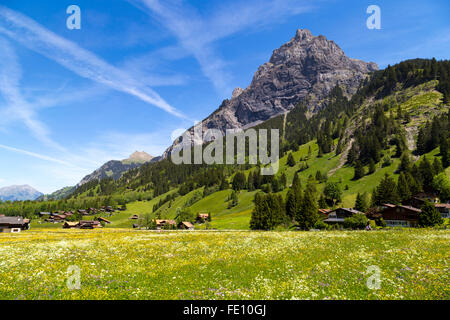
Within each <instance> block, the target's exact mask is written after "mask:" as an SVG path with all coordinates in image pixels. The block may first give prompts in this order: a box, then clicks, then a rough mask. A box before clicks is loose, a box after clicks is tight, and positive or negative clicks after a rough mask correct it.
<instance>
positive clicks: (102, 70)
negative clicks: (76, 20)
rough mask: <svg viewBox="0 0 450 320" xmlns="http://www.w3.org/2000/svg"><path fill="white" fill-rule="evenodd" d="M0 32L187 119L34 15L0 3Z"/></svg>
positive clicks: (149, 89)
mask: <svg viewBox="0 0 450 320" xmlns="http://www.w3.org/2000/svg"><path fill="white" fill-rule="evenodd" d="M0 33H3V34H5V35H7V36H8V37H10V38H11V39H12V40H15V41H17V42H19V43H21V44H22V45H23V46H25V47H27V48H29V49H31V50H33V51H35V52H37V53H39V54H41V55H43V56H45V57H47V58H49V59H51V60H54V61H55V62H57V63H59V64H60V65H62V66H63V67H65V68H67V69H69V70H71V71H72V72H74V73H76V74H77V75H79V76H81V77H84V78H87V79H90V80H92V81H96V82H98V83H101V84H103V85H106V86H109V87H111V88H113V89H115V90H118V91H121V92H125V93H128V94H130V95H132V96H135V97H137V98H138V99H140V100H142V101H144V102H146V103H149V104H151V105H154V106H156V107H158V108H161V109H163V110H164V111H166V112H168V113H170V114H172V115H174V116H176V117H179V118H183V119H186V116H184V115H183V114H182V113H181V112H179V111H178V110H177V109H175V108H174V107H172V106H171V105H169V104H168V103H167V102H166V101H165V100H164V99H163V98H161V97H160V96H159V95H158V93H156V92H155V91H154V90H153V89H151V88H149V87H148V86H146V85H145V84H143V83H141V82H139V81H137V80H135V79H133V78H132V77H131V76H130V75H128V74H127V73H126V72H124V71H123V70H120V69H118V68H116V67H114V66H112V65H110V64H108V63H107V62H106V61H104V60H103V59H101V58H99V57H98V56H96V55H95V54H93V53H91V52H90V51H88V50H86V49H83V48H81V47H80V46H78V45H77V44H76V43H74V42H72V41H69V40H67V39H64V38H63V37H60V36H58V35H57V34H55V33H53V32H52V31H50V30H48V29H46V28H44V27H43V26H41V25H40V24H39V23H37V22H36V21H34V20H33V19H31V18H29V17H27V16H25V15H23V14H21V13H19V12H16V11H14V10H11V9H9V8H7V7H5V6H2V5H0Z"/></svg>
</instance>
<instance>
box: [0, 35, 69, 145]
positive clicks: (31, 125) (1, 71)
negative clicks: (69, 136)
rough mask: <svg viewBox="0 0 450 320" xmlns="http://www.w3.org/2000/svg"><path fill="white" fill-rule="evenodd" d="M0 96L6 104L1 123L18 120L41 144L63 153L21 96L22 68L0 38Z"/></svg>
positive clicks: (6, 42)
mask: <svg viewBox="0 0 450 320" xmlns="http://www.w3.org/2000/svg"><path fill="white" fill-rule="evenodd" d="M0 47H1V48H2V50H0V94H1V95H2V96H3V98H4V100H5V102H6V108H2V109H0V114H1V115H2V117H1V118H2V119H1V121H2V122H4V121H5V120H6V121H7V120H8V119H13V120H20V121H22V122H23V123H24V124H25V126H26V127H27V128H28V129H29V130H30V131H31V133H32V134H33V135H34V136H35V137H36V138H37V139H38V140H39V141H41V142H43V143H44V144H46V145H47V146H50V147H52V148H55V149H57V150H60V151H63V150H64V148H63V147H62V146H60V145H59V144H58V143H56V142H55V141H53V140H52V139H51V137H50V132H49V130H48V129H47V127H46V126H45V125H44V124H43V123H42V122H41V121H40V120H38V118H37V115H36V112H35V110H34V109H33V107H32V105H31V104H30V103H28V102H27V101H26V100H25V99H24V98H23V96H22V93H21V90H20V80H21V77H22V68H21V66H20V64H19V61H18V59H17V56H16V54H15V52H14V50H13V48H12V47H11V46H10V44H9V43H8V41H6V40H5V39H2V38H0Z"/></svg>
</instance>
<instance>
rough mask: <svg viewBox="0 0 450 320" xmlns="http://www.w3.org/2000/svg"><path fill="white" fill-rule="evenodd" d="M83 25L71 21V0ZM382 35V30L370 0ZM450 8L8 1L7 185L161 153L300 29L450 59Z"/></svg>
mask: <svg viewBox="0 0 450 320" xmlns="http://www.w3.org/2000/svg"><path fill="white" fill-rule="evenodd" d="M72 4H75V5H78V6H79V7H80V8H81V30H69V29H67V27H66V19H67V18H68V16H69V15H68V14H67V13H66V9H67V7H68V6H69V5H72ZM372 4H375V5H378V6H379V7H380V8H381V30H369V29H368V28H367V27H366V19H367V18H368V17H369V15H368V14H367V13H366V8H367V7H368V6H369V5H372ZM449 14H450V3H449V2H448V1H447V0H441V1H416V0H412V1H411V0H408V1H403V0H398V1H378V0H376V1H337V0H335V1H332V0H329V1H327V0H316V1H307V0H305V1H303V0H270V1H269V0H231V1H224V0H213V1H204V0H195V1H194V0H192V1H182V0H164V1H162V0H160V1H157V0H130V1H126V0H108V1H107V0H95V1H93V0H89V1H87V0H71V1H65V0H59V1H54V0H40V1H27V0H2V1H1V4H0V168H1V169H0V187H2V186H7V185H12V184H30V185H31V186H33V187H35V188H37V189H38V190H39V191H42V192H46V193H48V192H52V191H55V190H56V189H58V188H61V187H64V186H67V185H74V184H75V183H77V182H78V181H79V180H80V179H81V178H82V177H83V176H84V175H86V174H88V173H90V172H91V171H92V170H94V169H95V168H97V167H98V166H100V165H101V164H103V163H104V162H106V161H108V160H111V159H123V158H127V157H128V155H129V154H131V153H132V152H134V151H135V150H144V151H146V152H148V153H151V154H153V155H159V154H161V153H162V152H163V151H164V150H165V148H166V147H168V146H169V145H170V143H171V141H172V136H173V133H174V132H179V131H180V130H181V129H183V128H188V127H190V126H191V125H193V121H195V120H201V119H203V118H205V117H206V116H208V115H209V114H210V113H211V112H212V111H214V110H215V109H216V108H217V107H218V106H219V105H220V103H221V101H222V100H223V99H225V98H228V97H230V96H231V92H232V90H233V89H234V88H235V87H242V88H245V87H247V86H248V85H249V84H250V82H251V79H252V77H253V74H254V72H255V71H256V69H257V68H258V66H259V65H261V64H263V63H264V62H266V61H267V60H268V59H269V58H270V55H271V53H272V51H273V50H274V49H276V48H278V47H279V46H281V45H282V44H283V43H285V42H287V41H289V40H290V39H291V38H292V37H293V36H294V35H295V30H296V29H299V28H302V29H303V28H306V29H309V30H311V32H312V33H313V35H319V34H323V35H325V36H326V37H327V38H328V39H331V40H334V41H335V42H336V43H337V44H338V45H339V46H340V47H341V48H342V49H343V50H344V52H345V53H346V54H347V55H348V56H350V57H352V58H357V59H362V60H365V61H373V62H376V63H378V64H379V66H380V67H382V68H383V67H385V66H387V65H388V64H395V63H396V62H399V61H402V60H405V59H409V58H416V57H423V58H431V57H436V58H438V59H448V58H449V52H450V23H449V19H448V16H449Z"/></svg>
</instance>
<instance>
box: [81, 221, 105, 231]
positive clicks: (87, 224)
mask: <svg viewBox="0 0 450 320" xmlns="http://www.w3.org/2000/svg"><path fill="white" fill-rule="evenodd" d="M101 227H102V225H101V224H100V221H95V220H81V221H80V222H79V228H80V229H96V228H101Z"/></svg>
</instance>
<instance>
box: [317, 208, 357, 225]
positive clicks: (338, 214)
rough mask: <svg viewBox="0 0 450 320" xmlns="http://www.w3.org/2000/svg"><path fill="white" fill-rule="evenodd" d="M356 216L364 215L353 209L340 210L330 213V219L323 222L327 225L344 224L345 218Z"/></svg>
mask: <svg viewBox="0 0 450 320" xmlns="http://www.w3.org/2000/svg"><path fill="white" fill-rule="evenodd" d="M354 214H364V213H363V212H361V211H358V210H355V209H351V208H338V209H335V210H332V211H330V212H328V218H327V219H325V220H323V221H324V222H325V223H330V224H334V223H343V222H344V220H345V218H350V217H351V216H353V215H354Z"/></svg>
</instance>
